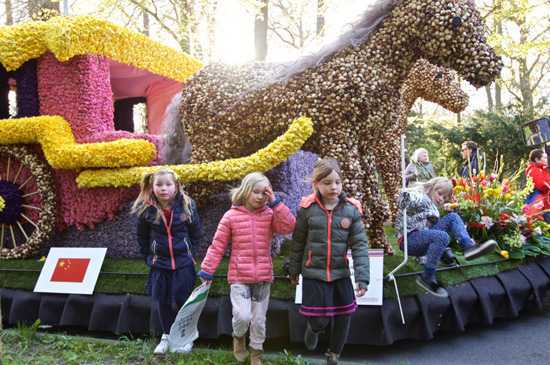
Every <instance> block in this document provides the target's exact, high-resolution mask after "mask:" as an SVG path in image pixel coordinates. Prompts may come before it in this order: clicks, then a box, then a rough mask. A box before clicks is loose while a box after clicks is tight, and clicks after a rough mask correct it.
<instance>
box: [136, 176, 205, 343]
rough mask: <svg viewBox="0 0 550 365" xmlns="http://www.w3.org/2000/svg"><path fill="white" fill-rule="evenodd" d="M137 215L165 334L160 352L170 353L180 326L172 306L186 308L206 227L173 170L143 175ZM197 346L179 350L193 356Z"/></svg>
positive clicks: (149, 279)
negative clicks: (174, 326)
mask: <svg viewBox="0 0 550 365" xmlns="http://www.w3.org/2000/svg"><path fill="white" fill-rule="evenodd" d="M132 212H133V213H137V241H138V244H139V247H140V252H141V254H142V255H143V260H144V261H145V262H146V263H147V266H149V267H150V268H151V269H150V271H149V276H148V277H147V283H146V284H145V289H146V291H147V294H149V295H151V296H152V297H153V301H155V302H157V303H158V314H159V319H160V324H161V326H162V332H163V335H162V338H161V342H160V343H159V345H158V346H157V347H156V348H155V353H165V352H166V351H167V350H168V347H169V343H168V333H170V328H171V327H172V323H173V322H174V317H173V316H172V303H176V305H177V306H178V308H181V306H183V304H184V303H185V301H186V300H187V298H189V295H191V292H192V291H193V288H194V286H195V281H196V272H195V261H194V260H193V255H194V253H195V252H196V250H197V247H198V244H199V239H200V236H201V223H200V219H199V215H198V213H197V209H196V207H195V203H194V202H193V200H192V199H191V198H190V197H188V196H187V194H186V193H185V192H184V191H183V188H182V186H181V184H180V182H179V181H178V178H177V175H176V173H175V172H174V171H173V170H171V169H167V168H162V169H158V170H156V171H155V172H154V173H148V174H145V175H143V177H142V179H141V192H140V194H139V196H138V198H137V199H136V201H135V203H134V205H133V207H132ZM192 347H193V343H192V342H191V343H189V344H187V345H186V346H184V347H183V348H182V349H180V350H179V351H178V352H189V351H191V348H192Z"/></svg>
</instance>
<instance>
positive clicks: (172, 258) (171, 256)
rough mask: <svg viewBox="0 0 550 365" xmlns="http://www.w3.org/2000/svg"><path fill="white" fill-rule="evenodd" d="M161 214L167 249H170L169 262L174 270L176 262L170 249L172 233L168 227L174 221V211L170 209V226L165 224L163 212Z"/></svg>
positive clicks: (171, 248) (172, 250)
mask: <svg viewBox="0 0 550 365" xmlns="http://www.w3.org/2000/svg"><path fill="white" fill-rule="evenodd" d="M157 209H158V208H157ZM161 213H162V214H161V217H162V221H163V222H164V226H165V227H166V232H167V233H168V248H169V249H170V261H171V263H172V270H176V262H175V261H174V249H173V247H172V233H171V232H170V227H172V221H173V220H174V209H172V212H171V213H170V224H168V223H167V221H166V217H165V216H164V212H161Z"/></svg>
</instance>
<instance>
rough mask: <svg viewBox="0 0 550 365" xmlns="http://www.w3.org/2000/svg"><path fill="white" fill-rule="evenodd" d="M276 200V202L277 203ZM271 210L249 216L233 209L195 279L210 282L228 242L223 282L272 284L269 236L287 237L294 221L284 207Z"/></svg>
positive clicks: (241, 209) (236, 207) (245, 211)
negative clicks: (228, 256) (275, 234)
mask: <svg viewBox="0 0 550 365" xmlns="http://www.w3.org/2000/svg"><path fill="white" fill-rule="evenodd" d="M277 200H278V199H277ZM274 203H276V205H275V206H274V207H273V208H269V207H268V206H263V207H262V208H259V209H257V210H256V211H255V212H254V213H250V211H249V210H248V209H246V207H245V206H243V205H233V206H232V207H231V209H230V210H228V211H227V212H226V213H225V214H224V216H223V218H222V219H221V221H220V224H219V225H218V230H217V231H216V234H215V235H214V241H213V242H212V245H210V247H209V248H208V252H206V257H205V258H204V261H203V262H202V265H201V271H199V274H198V275H199V276H200V277H202V278H204V279H208V280H212V279H213V278H214V273H215V272H216V269H217V268H218V265H219V264H220V261H221V260H222V258H223V255H224V253H225V250H226V249H227V245H228V244H229V240H231V241H232V250H231V259H230V260H229V271H228V275H227V281H228V282H229V283H258V282H261V281H269V282H272V281H273V262H272V261H271V244H272V242H273V233H279V234H289V233H291V232H292V231H294V228H295V227H296V219H295V218H294V216H293V215H292V214H291V213H290V210H288V208H287V206H286V205H284V204H283V203H281V202H278V203H277V201H275V202H274Z"/></svg>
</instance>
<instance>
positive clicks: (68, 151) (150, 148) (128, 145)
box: [0, 116, 156, 170]
mask: <svg viewBox="0 0 550 365" xmlns="http://www.w3.org/2000/svg"><path fill="white" fill-rule="evenodd" d="M15 143H22V144H30V143H40V144H41V145H42V150H43V151H44V156H45V157H46V160H48V163H49V164H50V165H51V166H52V167H53V168H54V169H72V170H75V169H82V168H92V167H93V168H97V167H123V166H147V165H149V163H150V162H151V161H152V160H153V158H154V157H155V154H156V150H155V145H153V144H152V143H151V142H148V141H145V140H139V139H119V140H117V141H113V142H102V143H82V144H78V143H76V142H75V138H74V135H73V133H72V131H71V127H70V125H69V123H68V122H67V121H66V120H65V119H63V118H62V117H60V116H41V117H32V118H20V119H4V120H0V144H15Z"/></svg>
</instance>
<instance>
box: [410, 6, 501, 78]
mask: <svg viewBox="0 0 550 365" xmlns="http://www.w3.org/2000/svg"><path fill="white" fill-rule="evenodd" d="M402 6H404V8H403V9H402V10H403V12H402V14H403V15H401V16H403V17H404V18H409V19H411V20H405V19H404V22H407V23H408V24H411V26H410V27H408V29H410V31H412V32H414V33H415V42H416V47H415V48H416V49H417V50H418V51H419V52H420V56H421V57H424V58H426V59H428V60H429V61H430V62H431V63H434V64H436V65H440V66H445V67H450V68H452V69H454V70H456V71H457V72H458V73H459V75H460V76H462V78H463V79H464V80H466V81H468V82H469V83H470V84H472V85H473V86H475V87H481V86H485V85H488V84H489V83H491V82H492V81H494V80H495V79H496V78H497V77H498V76H499V74H500V70H501V69H502V61H501V59H500V57H499V56H498V55H497V54H496V53H495V51H494V50H493V49H492V48H491V47H490V46H489V45H488V44H487V40H486V38H485V34H484V22H483V20H482V19H481V16H480V14H479V11H478V10H477V8H476V5H475V2H474V0H410V1H406V0H405V1H404V2H403V4H402Z"/></svg>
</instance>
